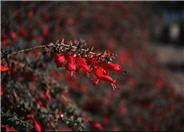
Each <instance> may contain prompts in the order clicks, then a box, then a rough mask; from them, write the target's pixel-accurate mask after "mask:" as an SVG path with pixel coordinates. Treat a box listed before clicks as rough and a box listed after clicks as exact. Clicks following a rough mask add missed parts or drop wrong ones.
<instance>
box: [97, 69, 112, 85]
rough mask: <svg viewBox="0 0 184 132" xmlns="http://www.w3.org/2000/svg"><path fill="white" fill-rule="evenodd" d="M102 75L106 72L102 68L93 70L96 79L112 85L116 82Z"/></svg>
mask: <svg viewBox="0 0 184 132" xmlns="http://www.w3.org/2000/svg"><path fill="white" fill-rule="evenodd" d="M104 73H106V71H105V70H104V69H103V68H102V67H96V69H95V70H94V74H95V75H96V77H97V78H98V79H100V80H103V81H106V82H110V83H113V84H114V83H115V82H116V80H113V79H112V78H111V77H110V76H108V75H104Z"/></svg>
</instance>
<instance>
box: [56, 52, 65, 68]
mask: <svg viewBox="0 0 184 132" xmlns="http://www.w3.org/2000/svg"><path fill="white" fill-rule="evenodd" d="M54 58H55V63H56V66H57V67H62V66H63V64H64V63H65V56H64V54H63V53H55V54H54Z"/></svg>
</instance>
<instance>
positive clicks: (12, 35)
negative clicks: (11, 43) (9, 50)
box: [10, 32, 17, 40]
mask: <svg viewBox="0 0 184 132" xmlns="http://www.w3.org/2000/svg"><path fill="white" fill-rule="evenodd" d="M10 37H11V38H12V39H13V40H16V38H17V36H16V34H15V33H14V32H10Z"/></svg>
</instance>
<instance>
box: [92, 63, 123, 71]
mask: <svg viewBox="0 0 184 132" xmlns="http://www.w3.org/2000/svg"><path fill="white" fill-rule="evenodd" d="M95 65H96V66H100V67H103V69H104V70H106V71H107V73H108V72H109V71H120V70H121V66H120V65H118V64H115V63H112V62H109V63H105V62H98V63H96V64H95Z"/></svg>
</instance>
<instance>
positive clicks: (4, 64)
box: [1, 59, 10, 71]
mask: <svg viewBox="0 0 184 132" xmlns="http://www.w3.org/2000/svg"><path fill="white" fill-rule="evenodd" d="M9 69H10V68H9V67H7V66H6V61H5V60H4V59H3V60H1V71H8V70H9Z"/></svg>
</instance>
